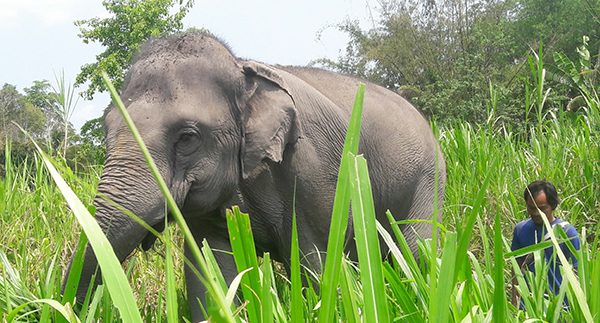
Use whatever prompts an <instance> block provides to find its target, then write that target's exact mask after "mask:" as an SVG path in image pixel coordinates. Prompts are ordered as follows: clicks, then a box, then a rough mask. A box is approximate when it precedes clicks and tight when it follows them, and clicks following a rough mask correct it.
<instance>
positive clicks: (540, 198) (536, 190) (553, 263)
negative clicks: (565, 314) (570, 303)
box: [511, 181, 580, 306]
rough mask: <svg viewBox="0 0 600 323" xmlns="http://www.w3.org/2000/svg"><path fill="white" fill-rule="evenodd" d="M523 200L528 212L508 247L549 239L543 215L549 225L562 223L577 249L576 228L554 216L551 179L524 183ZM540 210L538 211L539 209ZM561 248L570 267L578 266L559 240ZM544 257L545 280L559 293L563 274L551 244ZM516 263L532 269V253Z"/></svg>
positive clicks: (555, 195) (525, 245)
mask: <svg viewBox="0 0 600 323" xmlns="http://www.w3.org/2000/svg"><path fill="white" fill-rule="evenodd" d="M523 198H524V199H525V204H527V213H528V214H529V217H530V218H529V219H527V220H524V221H521V222H519V223H517V225H516V227H515V230H514V232H513V239H512V245H511V250H512V251H515V250H518V249H521V248H524V247H527V246H530V245H533V244H536V243H538V242H542V241H544V240H549V239H550V237H549V235H548V234H547V230H546V228H545V226H544V221H543V219H542V217H546V219H548V222H549V223H550V225H551V226H552V227H553V228H555V227H557V226H559V227H561V228H562V229H563V230H564V231H565V233H566V235H567V237H568V238H569V240H570V242H571V244H573V247H574V248H575V249H576V250H579V247H580V241H579V235H578V234H577V230H576V229H575V227H573V226H572V225H571V224H569V222H567V221H563V220H561V219H559V218H557V217H555V216H554V214H553V213H554V210H555V209H556V207H557V206H558V203H559V201H558V194H557V193H556V188H555V187H554V185H552V183H550V182H547V181H535V182H533V183H531V184H529V185H528V186H527V188H526V189H525V192H524V193H523ZM539 211H541V212H539ZM560 249H561V250H562V252H563V253H564V255H565V257H566V258H567V259H568V260H569V262H571V264H572V265H573V268H575V269H576V268H577V259H576V258H575V256H574V255H573V253H572V252H571V250H570V249H569V247H568V246H567V245H566V244H565V243H561V244H560ZM544 259H545V261H546V263H547V264H548V265H549V266H548V267H549V268H548V284H549V287H550V290H551V291H552V292H553V293H555V294H556V293H558V290H559V288H560V284H561V283H562V275H561V273H560V268H559V266H560V260H559V259H558V257H557V256H556V255H555V250H554V247H548V248H546V249H544ZM517 263H518V264H519V267H520V268H522V269H523V268H524V267H527V269H528V270H529V271H531V272H534V263H533V257H532V256H531V255H529V256H522V257H519V258H517ZM515 285H516V278H513V286H512V287H513V288H512V301H513V304H514V305H515V306H516V305H517V293H516V289H515Z"/></svg>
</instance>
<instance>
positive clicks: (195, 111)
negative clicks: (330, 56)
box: [78, 33, 301, 300]
mask: <svg viewBox="0 0 600 323" xmlns="http://www.w3.org/2000/svg"><path fill="white" fill-rule="evenodd" d="M121 98H122V100H123V102H124V103H125V105H126V108H127V111H128V113H129V114H130V115H131V117H132V119H133V121H134V123H135V124H136V126H137V127H138V129H139V131H140V134H141V136H142V138H143V140H144V142H145V143H146V145H147V146H148V149H149V151H150V153H151V155H152V157H153V159H154V161H155V162H156V164H157V166H158V168H159V170H160V172H161V175H162V177H163V178H164V179H165V182H166V183H167V185H168V186H169V188H170V191H171V194H172V195H173V197H174V198H175V200H176V202H177V204H178V206H179V208H180V209H181V210H182V212H183V214H184V216H185V217H186V220H189V219H193V220H194V221H198V220H199V221H212V220H214V217H215V215H216V214H220V213H221V212H223V210H224V209H225V208H226V207H229V206H230V205H231V204H232V203H236V204H237V203H243V201H242V200H241V199H239V198H238V195H239V193H238V192H239V185H240V183H241V182H242V181H245V180H247V179H249V178H252V177H256V176H258V175H259V174H260V173H261V172H263V171H264V170H265V169H266V167H265V165H267V164H268V163H277V162H281V161H282V159H283V154H284V150H285V149H286V146H287V145H291V144H293V143H294V142H296V141H297V140H298V138H299V137H300V136H301V128H300V125H299V121H298V118H297V110H296V108H295V104H294V97H293V94H292V93H291V92H290V90H289V88H288V86H287V85H286V83H285V81H284V80H283V78H281V77H280V76H279V75H278V74H277V73H276V72H275V71H274V70H272V69H271V68H269V67H267V66H265V65H262V64H260V63H256V62H252V61H241V60H238V59H236V58H235V56H234V55H233V54H232V53H231V51H230V50H229V49H228V48H227V47H226V46H225V45H223V43H221V42H220V41H218V40H217V39H216V38H214V37H212V36H210V35H207V34H200V33H197V34H183V35H179V36H174V37H168V38H162V39H157V40H153V41H151V42H149V43H148V44H146V45H145V46H144V47H143V48H142V49H141V51H140V53H139V54H138V55H137V56H136V58H135V59H134V61H133V63H132V65H131V67H130V69H129V72H128V76H127V78H126V80H125V82H124V85H123V87H122V93H121ZM105 125H106V131H107V136H106V149H107V159H106V163H105V167H104V171H103V173H102V177H101V180H100V184H99V187H98V192H99V193H100V194H99V196H98V197H97V198H96V200H95V202H94V203H95V206H96V219H97V221H98V223H99V224H100V226H101V227H102V229H103V231H104V233H105V234H106V236H107V237H108V239H109V241H110V242H111V244H112V246H113V248H114V250H115V252H116V254H117V256H118V258H119V259H120V260H121V261H123V260H124V259H125V258H126V257H127V256H128V255H129V254H131V253H132V251H133V250H134V249H135V248H136V247H137V246H139V245H140V244H142V245H143V247H144V248H149V247H150V246H151V244H152V242H153V240H154V239H153V238H152V237H150V236H149V233H148V232H147V231H146V230H145V229H144V228H143V227H142V226H140V225H139V224H137V223H136V222H135V221H133V220H131V219H130V218H129V217H128V216H126V215H124V214H123V213H121V212H120V211H118V209H117V208H115V207H113V206H112V205H111V203H108V202H107V200H112V201H114V203H117V204H119V205H121V206H122V207H124V208H126V209H128V210H129V211H131V212H133V213H135V214H136V215H138V216H139V217H140V218H141V219H143V220H144V221H146V222H147V223H148V224H149V225H150V226H155V227H160V226H161V225H162V224H163V223H164V217H165V201H164V198H163V197H162V195H161V193H160V191H159V189H158V186H157V184H156V183H155V181H154V179H153V177H152V176H151V174H150V172H149V170H148V167H147V165H146V163H145V161H144V159H143V156H142V154H141V152H140V150H139V149H138V146H137V144H136V142H135V141H134V139H133V137H132V135H131V133H130V131H129V129H128V128H127V126H126V124H125V123H124V121H123V119H122V117H121V116H120V114H119V112H118V111H117V110H116V109H115V108H112V107H109V109H107V112H106V114H105ZM95 269H96V260H95V257H94V255H93V252H92V251H91V248H89V247H88V250H87V251H86V255H85V263H84V269H83V273H82V280H81V284H80V286H79V290H78V298H79V299H80V300H82V298H81V297H82V296H83V295H85V292H86V290H87V287H88V282H89V280H90V277H91V275H92V274H93V272H94V270H95Z"/></svg>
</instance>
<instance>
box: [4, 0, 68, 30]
mask: <svg viewBox="0 0 600 323" xmlns="http://www.w3.org/2000/svg"><path fill="white" fill-rule="evenodd" d="M76 4H77V1H76V0H0V8H1V10H0V27H7V26H8V27H13V26H17V25H19V24H28V23H34V22H35V23H39V22H42V23H43V24H45V25H54V24H60V23H64V22H71V21H72V20H73V19H74V17H75V12H76V10H75V9H76V8H75V7H76Z"/></svg>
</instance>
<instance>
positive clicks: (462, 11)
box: [317, 0, 600, 129]
mask: <svg viewBox="0 0 600 323" xmlns="http://www.w3.org/2000/svg"><path fill="white" fill-rule="evenodd" d="M380 10H381V19H380V21H379V23H378V25H377V26H376V27H375V28H372V29H368V30H363V29H361V28H360V27H359V25H358V23H357V22H352V21H347V22H344V23H342V24H340V25H339V28H340V29H341V30H342V31H344V32H346V33H347V34H348V35H349V36H350V41H349V43H348V45H347V48H346V52H345V54H344V55H342V56H341V57H339V59H338V60H337V61H332V60H319V61H317V63H319V64H322V65H324V66H326V67H329V68H333V69H335V70H339V71H342V72H345V73H349V74H355V75H358V76H360V77H363V78H366V79H369V80H372V81H374V82H377V83H380V84H382V85H384V86H386V87H387V88H389V89H391V90H395V91H398V92H400V93H401V94H403V95H405V96H406V97H408V98H409V99H410V100H411V102H413V103H414V104H415V105H417V106H418V107H419V108H420V109H421V110H422V111H424V112H425V113H426V114H428V115H430V116H435V117H436V118H437V119H438V120H441V121H449V120H453V119H461V120H465V121H470V122H475V123H477V122H486V121H487V120H489V119H488V118H487V117H488V116H487V113H488V112H487V111H486V109H484V108H483V107H484V106H485V105H486V103H487V102H488V100H489V96H490V94H489V91H490V89H489V84H490V82H491V83H492V84H493V86H494V89H495V91H496V93H497V94H498V97H497V99H498V102H497V107H498V109H499V110H500V111H495V112H496V113H497V115H498V116H499V117H500V119H499V120H500V123H502V124H505V125H509V126H511V127H512V128H513V129H515V128H521V129H524V128H525V127H524V126H523V119H524V110H525V109H524V108H523V107H524V102H523V100H522V99H521V98H523V97H524V96H525V95H524V93H523V92H524V86H523V83H524V82H528V80H529V78H530V75H529V68H528V66H527V57H528V55H529V54H530V53H531V50H532V49H537V48H538V47H539V42H540V41H542V43H543V44H544V52H545V53H546V55H545V57H549V58H551V57H552V52H565V53H567V55H568V56H569V57H570V58H571V59H575V58H577V57H578V56H577V52H576V49H577V47H578V46H579V45H580V41H581V39H582V36H583V35H586V34H587V35H588V36H589V39H590V41H589V49H590V52H592V53H597V52H598V53H600V52H599V50H600V49H599V47H600V35H599V33H600V2H598V1H590V0H564V1H558V0H550V1H546V0H437V1H417V0H399V1H383V2H382V3H381V9H380ZM553 63H554V62H552V61H549V62H548V64H547V66H548V68H549V70H551V69H552V65H554V64H553ZM596 66H600V63H596ZM550 74H551V73H549V75H550ZM553 81H554V83H551V82H553ZM547 82H548V83H549V84H547V85H548V86H549V87H559V88H560V87H561V86H563V87H564V86H565V85H564V84H562V83H561V80H558V81H555V80H553V79H552V77H548V79H547ZM563 83H564V82H563ZM566 92H568V91H563V90H561V91H560V93H566ZM566 102H568V101H567V98H565V97H564V96H559V95H554V93H551V97H549V98H548V100H547V106H548V107H550V106H553V107H555V108H557V107H560V106H562V105H564V104H566ZM494 120H495V119H494Z"/></svg>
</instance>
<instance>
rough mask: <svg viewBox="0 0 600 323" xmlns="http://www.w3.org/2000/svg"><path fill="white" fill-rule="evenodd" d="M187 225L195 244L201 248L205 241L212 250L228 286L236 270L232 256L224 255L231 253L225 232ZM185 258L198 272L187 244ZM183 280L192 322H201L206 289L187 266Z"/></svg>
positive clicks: (212, 228) (211, 227) (203, 224)
mask: <svg viewBox="0 0 600 323" xmlns="http://www.w3.org/2000/svg"><path fill="white" fill-rule="evenodd" d="M188 224H189V225H190V230H191V231H192V233H193V234H194V239H195V240H196V244H197V245H198V246H200V247H201V246H202V241H203V240H204V239H206V241H207V242H208V245H209V246H210V247H211V249H213V254H214V256H215V259H216V261H217V263H218V264H219V268H221V273H222V274H223V277H224V278H225V283H226V284H227V285H228V286H229V285H230V284H231V281H233V279H234V278H235V276H236V275H237V269H236V266H235V262H234V259H233V256H231V255H229V254H227V253H226V252H230V251H231V245H230V243H229V237H228V235H227V231H223V230H222V229H218V228H215V227H214V226H212V225H209V224H208V225H207V224H206V223H193V222H192V223H189V222H188ZM185 256H186V257H187V258H188V259H189V260H190V261H191V262H192V263H194V264H195V266H196V270H198V272H200V268H199V267H198V264H196V263H195V260H194V258H193V256H192V252H191V250H190V248H189V247H188V246H187V244H186V246H185ZM185 279H186V287H187V296H188V302H189V305H190V312H191V315H192V322H199V321H202V320H204V319H205V317H204V313H203V312H202V309H201V307H200V304H202V306H203V307H204V308H205V309H207V307H206V304H207V303H206V297H207V293H206V292H207V289H206V287H205V286H204V284H202V282H201V281H200V279H198V277H197V276H196V274H195V273H194V271H193V270H192V269H191V268H189V266H187V265H186V266H185Z"/></svg>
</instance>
